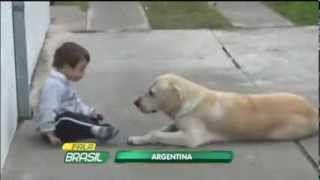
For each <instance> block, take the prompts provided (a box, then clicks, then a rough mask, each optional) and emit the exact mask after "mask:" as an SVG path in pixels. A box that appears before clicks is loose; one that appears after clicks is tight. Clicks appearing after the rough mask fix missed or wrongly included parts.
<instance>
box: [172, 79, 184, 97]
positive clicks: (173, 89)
mask: <svg viewBox="0 0 320 180" xmlns="http://www.w3.org/2000/svg"><path fill="white" fill-rule="evenodd" d="M170 88H171V89H172V92H174V93H175V94H176V95H177V97H178V99H179V101H182V98H183V95H182V91H181V88H179V87H178V86H177V85H175V84H174V83H170Z"/></svg>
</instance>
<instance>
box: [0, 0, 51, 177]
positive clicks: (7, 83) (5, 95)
mask: <svg viewBox="0 0 320 180" xmlns="http://www.w3.org/2000/svg"><path fill="white" fill-rule="evenodd" d="M49 22H50V9H49V2H25V28H26V41H27V42H26V46H27V61H28V76H29V84H30V79H31V77H32V74H33V71H34V67H35V65H36V63H37V60H38V56H39V54H40V51H41V47H42V45H43V43H44V40H45V39H44V38H45V35H46V32H47V30H48V27H49ZM17 117H18V115H17V92H16V76H15V60H14V44H13V22H12V2H3V1H1V172H2V168H3V166H4V163H5V158H6V156H7V154H8V151H9V147H10V143H11V141H12V139H13V136H14V133H15V130H16V127H17Z"/></svg>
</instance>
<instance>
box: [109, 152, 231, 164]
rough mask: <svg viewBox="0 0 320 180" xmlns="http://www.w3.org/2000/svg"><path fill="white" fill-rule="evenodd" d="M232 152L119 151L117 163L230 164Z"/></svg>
mask: <svg viewBox="0 0 320 180" xmlns="http://www.w3.org/2000/svg"><path fill="white" fill-rule="evenodd" d="M233 156H234V154H233V152H232V151H118V152H117V154H116V159H115V162H117V163H230V162H231V161H232V160H233Z"/></svg>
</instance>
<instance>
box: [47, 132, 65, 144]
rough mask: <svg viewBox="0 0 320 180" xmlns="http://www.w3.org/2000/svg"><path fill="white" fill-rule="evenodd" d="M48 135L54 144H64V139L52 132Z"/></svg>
mask: <svg viewBox="0 0 320 180" xmlns="http://www.w3.org/2000/svg"><path fill="white" fill-rule="evenodd" d="M47 136H48V138H49V141H50V143H51V144H52V145H60V144H62V141H61V139H60V138H58V137H57V136H55V135H54V134H53V133H52V132H49V133H47Z"/></svg>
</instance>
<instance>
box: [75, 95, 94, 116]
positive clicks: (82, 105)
mask: <svg viewBox="0 0 320 180" xmlns="http://www.w3.org/2000/svg"><path fill="white" fill-rule="evenodd" d="M77 102H78V106H80V109H81V113H83V114H84V115H87V116H93V115H95V114H96V109H95V108H93V107H90V106H88V105H87V104H85V103H84V102H83V101H82V100H81V99H80V98H79V96H77Z"/></svg>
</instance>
